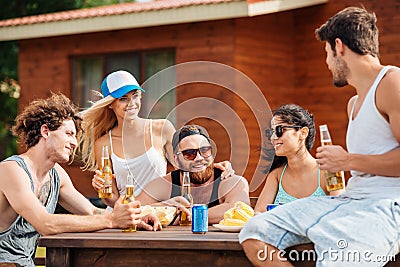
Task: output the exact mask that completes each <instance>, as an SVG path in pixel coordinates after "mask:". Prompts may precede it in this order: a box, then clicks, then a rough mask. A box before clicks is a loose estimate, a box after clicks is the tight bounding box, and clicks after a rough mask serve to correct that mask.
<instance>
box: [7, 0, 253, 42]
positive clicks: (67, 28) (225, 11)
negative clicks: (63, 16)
mask: <svg viewBox="0 0 400 267" xmlns="http://www.w3.org/2000/svg"><path fill="white" fill-rule="evenodd" d="M245 16H248V13H247V3H246V2H245V1H244V2H228V3H220V4H214V5H199V6H188V7H182V8H176V9H164V10H155V11H146V12H138V13H130V14H121V15H110V16H100V17H91V18H83V19H74V20H65V21H53V22H47V23H37V24H29V25H19V26H13V27H2V28H0V41H7V40H22V39H32V38H41V37H50V36H61V35H70V34H80V33H89V32H101V31H111V30H122V29H132V28H141V27H149V26H160V25H169V24H178V23H188V22H198V21H209V20H219V19H229V18H237V17H245Z"/></svg>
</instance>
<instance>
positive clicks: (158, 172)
mask: <svg viewBox="0 0 400 267" xmlns="http://www.w3.org/2000/svg"><path fill="white" fill-rule="evenodd" d="M149 126H150V140H151V147H150V149H149V150H147V151H146V152H145V153H143V154H142V155H140V156H138V157H136V158H130V159H125V158H120V157H118V156H117V155H115V154H114V150H113V148H112V138H111V131H109V132H108V134H109V136H110V147H111V161H112V164H113V171H114V174H115V181H116V184H117V188H118V192H119V194H120V195H123V194H125V185H126V176H127V175H128V170H129V171H130V173H131V174H132V175H133V178H134V179H135V182H134V186H135V196H137V195H139V193H140V192H141V191H142V190H143V188H144V187H145V186H146V184H147V183H148V182H150V181H151V180H152V179H154V178H157V177H160V176H164V175H166V173H167V161H166V160H165V158H164V157H162V156H161V155H160V153H158V151H157V149H156V148H155V147H154V146H153V131H152V128H153V127H152V120H150V123H149Z"/></svg>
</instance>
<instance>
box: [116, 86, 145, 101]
mask: <svg viewBox="0 0 400 267" xmlns="http://www.w3.org/2000/svg"><path fill="white" fill-rule="evenodd" d="M133 90H140V91H142V92H145V91H144V89H143V88H142V87H140V86H136V85H125V86H123V87H121V88H119V89H118V90H116V91H114V92H112V93H111V94H110V95H111V96H112V97H114V98H120V97H123V96H124V95H126V94H127V93H129V92H130V91H133Z"/></svg>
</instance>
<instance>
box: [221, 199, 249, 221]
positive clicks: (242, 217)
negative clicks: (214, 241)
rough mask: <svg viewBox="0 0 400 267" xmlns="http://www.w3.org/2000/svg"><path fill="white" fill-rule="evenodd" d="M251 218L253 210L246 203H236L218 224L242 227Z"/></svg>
mask: <svg viewBox="0 0 400 267" xmlns="http://www.w3.org/2000/svg"><path fill="white" fill-rule="evenodd" d="M253 216H254V210H253V209H252V208H251V207H250V206H249V205H247V204H246V203H243V202H242V201H238V202H236V203H235V205H234V206H233V208H230V209H229V210H227V211H226V212H225V213H224V218H223V219H222V220H221V221H220V222H219V225H223V226H243V225H244V224H245V223H246V222H247V221H248V220H249V219H250V218H251V217H253Z"/></svg>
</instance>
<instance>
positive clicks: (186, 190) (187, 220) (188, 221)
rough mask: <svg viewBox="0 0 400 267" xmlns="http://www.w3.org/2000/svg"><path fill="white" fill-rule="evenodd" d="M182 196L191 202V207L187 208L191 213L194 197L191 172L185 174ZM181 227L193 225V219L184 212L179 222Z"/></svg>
mask: <svg viewBox="0 0 400 267" xmlns="http://www.w3.org/2000/svg"><path fill="white" fill-rule="evenodd" d="M182 196H183V197H184V198H185V199H186V200H187V201H189V203H190V205H189V206H185V207H186V208H187V209H188V210H189V211H191V207H192V206H193V197H192V195H191V194H190V176H189V172H183V182H182ZM179 225H185V226H188V225H192V217H191V216H188V215H187V214H186V213H184V212H183V211H182V212H181V218H180V220H179Z"/></svg>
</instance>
